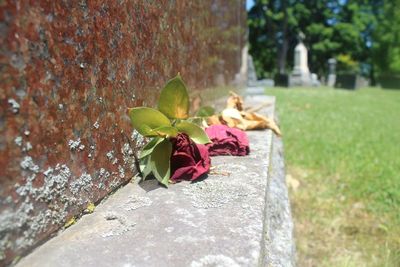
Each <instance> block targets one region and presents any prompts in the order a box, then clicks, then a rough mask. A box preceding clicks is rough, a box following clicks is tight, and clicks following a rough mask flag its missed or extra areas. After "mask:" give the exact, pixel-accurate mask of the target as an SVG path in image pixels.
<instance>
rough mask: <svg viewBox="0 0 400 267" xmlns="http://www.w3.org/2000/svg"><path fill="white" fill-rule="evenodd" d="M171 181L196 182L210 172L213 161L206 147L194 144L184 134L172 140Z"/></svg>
mask: <svg viewBox="0 0 400 267" xmlns="http://www.w3.org/2000/svg"><path fill="white" fill-rule="evenodd" d="M171 142H172V155H171V178H170V179H171V180H172V181H175V182H177V181H181V180H191V181H193V180H196V179H197V178H199V177H200V176H202V175H203V174H205V173H208V172H209V170H210V164H211V159H210V156H209V153H208V150H207V147H206V146H205V145H199V144H196V143H194V142H193V141H192V140H191V139H190V138H189V136H187V135H186V134H184V133H180V134H178V136H177V137H176V138H171Z"/></svg>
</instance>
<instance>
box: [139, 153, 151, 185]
mask: <svg viewBox="0 0 400 267" xmlns="http://www.w3.org/2000/svg"><path fill="white" fill-rule="evenodd" d="M149 158H150V157H149V156H148V157H145V158H142V159H140V163H139V167H140V172H141V173H142V178H143V180H145V179H146V177H147V176H148V175H149V174H150V173H151V165H150V164H149Z"/></svg>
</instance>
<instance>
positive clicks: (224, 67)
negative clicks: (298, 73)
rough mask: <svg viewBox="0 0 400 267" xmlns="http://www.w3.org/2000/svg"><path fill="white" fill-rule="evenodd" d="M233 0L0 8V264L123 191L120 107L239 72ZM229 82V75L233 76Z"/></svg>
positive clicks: (129, 152) (131, 144)
mask: <svg viewBox="0 0 400 267" xmlns="http://www.w3.org/2000/svg"><path fill="white" fill-rule="evenodd" d="M244 14H245V13H244V1H243V0H231V1H226V0H225V1H224V0H219V1H217V0H197V1H183V0H182V1H180V0H178V1H173V0H170V1H168V0H157V1H133V0H118V1H116V0H115V1H114V0H110V1H100V0H92V1H89V0H88V1H84V0H82V1H73V0H59V1H50V0H48V1H46V0H37V1H22V0H21V1H18V0H8V1H7V0H5V1H0V101H1V106H0V165H1V168H0V265H4V264H6V263H7V262H10V261H11V260H12V259H13V258H14V257H16V256H17V255H21V254H23V253H24V252H26V251H28V250H29V249H30V248H32V247H33V246H34V245H36V244H38V243H40V241H42V240H45V239H46V238H47V237H48V236H49V235H50V234H51V233H53V232H54V231H55V230H57V229H59V228H60V227H61V226H62V225H64V224H65V222H66V221H68V220H69V219H70V218H72V217H73V216H75V215H77V214H79V213H80V212H81V211H82V210H83V209H84V208H85V207H86V206H87V205H88V204H89V203H92V202H97V201H99V200H100V199H101V198H103V197H104V196H105V195H106V194H107V193H109V192H110V191H112V190H113V189H115V188H116V187H118V186H119V185H121V184H123V183H125V182H127V181H128V180H129V179H130V178H131V177H132V176H133V175H134V174H135V173H136V167H135V162H134V154H135V151H136V149H137V147H138V146H140V145H141V143H142V140H141V139H140V137H138V135H136V134H135V133H134V132H133V131H132V129H131V127H130V124H129V119H128V117H127V116H126V108H127V107H133V106H138V105H147V106H153V105H154V104H155V100H156V99H157V97H158V93H159V90H160V89H161V86H162V85H163V84H164V82H165V81H166V80H167V79H169V78H171V77H173V76H174V75H176V73H177V72H180V73H181V75H182V77H183V78H184V80H185V81H186V82H187V84H188V85H189V87H190V88H192V89H197V90H202V89H203V88H211V87H213V86H214V85H215V84H216V83H218V84H224V83H225V84H229V83H231V82H232V81H233V80H234V79H235V75H236V76H237V74H238V73H239V71H240V67H241V64H242V62H241V58H242V57H241V53H242V47H243V45H244V39H243V36H244V32H245V30H244V29H245V28H244V21H245V20H244V18H245V15H244ZM236 78H237V77H236Z"/></svg>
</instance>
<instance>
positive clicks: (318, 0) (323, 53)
mask: <svg viewBox="0 0 400 267" xmlns="http://www.w3.org/2000/svg"><path fill="white" fill-rule="evenodd" d="M399 1H400V0H257V1H256V2H255V5H254V7H253V8H252V9H251V10H250V12H249V16H248V18H249V29H250V31H249V40H250V53H251V54H252V55H253V58H254V61H255V66H256V70H257V74H258V76H260V77H265V76H272V75H273V74H274V73H277V72H280V73H282V72H285V70H286V69H290V68H291V66H293V51H294V47H295V46H296V44H297V38H296V36H297V35H298V33H299V32H300V31H301V32H303V33H305V35H306V39H305V40H304V43H305V45H306V46H307V47H308V49H309V67H310V70H311V71H312V72H315V73H317V74H319V75H324V74H326V70H327V60H328V59H329V58H331V57H337V56H338V55H340V54H345V55H348V56H349V57H350V58H351V59H352V60H354V61H356V62H358V63H360V64H359V66H361V69H362V70H363V73H364V74H371V73H372V74H373V66H374V64H375V63H374V59H373V57H372V56H371V55H372V44H373V43H375V42H374V33H375V30H376V28H377V25H378V23H377V21H378V20H377V17H378V16H380V19H383V18H382V17H383V16H384V15H382V11H381V10H382V7H383V6H385V8H386V9H387V11H386V13H388V12H389V9H390V8H388V6H389V2H391V4H392V3H393V2H396V3H398V2H399ZM396 7H397V9H396V10H397V11H393V10H391V12H392V13H393V14H390V16H391V17H395V16H397V19H398V18H399V17H400V15H399V14H398V12H400V11H399V10H400V8H398V6H396ZM396 12H397V13H396ZM392 24H393V23H390V22H388V23H386V24H384V25H382V26H381V28H382V29H381V30H380V31H381V32H383V31H388V29H387V28H388V27H390V26H393V25H392ZM397 25H400V23H397ZM396 27H398V26H396ZM397 32H399V31H397ZM382 38H383V37H382ZM383 39H384V40H386V42H384V43H385V45H383V46H379V47H380V48H379V47H378V45H377V46H376V49H375V50H376V51H379V50H384V49H387V47H388V46H391V47H392V46H393V44H394V43H395V41H394V40H398V37H395V36H394V35H393V34H392V35H390V36H387V37H385V38H383ZM397 47H398V46H397ZM391 51H392V52H391V53H392V54H393V55H394V58H396V57H399V58H400V55H399V53H400V51H399V49H396V48H393V49H391ZM397 51H399V52H397ZM387 60H388V59H387ZM387 64H388V63H385V62H383V59H382V62H381V64H380V65H387Z"/></svg>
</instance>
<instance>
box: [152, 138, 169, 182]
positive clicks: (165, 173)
mask: <svg viewBox="0 0 400 267" xmlns="http://www.w3.org/2000/svg"><path fill="white" fill-rule="evenodd" d="M171 153H172V144H171V142H169V141H168V140H167V139H163V141H162V142H160V143H159V144H157V145H156V147H155V148H154V150H153V152H152V153H151V155H150V159H149V163H150V164H151V166H150V167H151V169H152V172H153V174H154V176H155V177H156V179H157V180H158V181H159V182H160V183H162V184H164V185H165V186H168V181H169V178H170V175H171V170H170V158H171Z"/></svg>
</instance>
